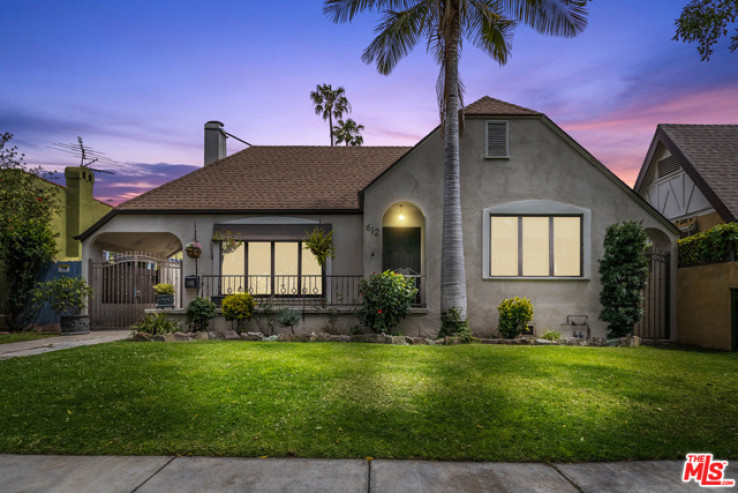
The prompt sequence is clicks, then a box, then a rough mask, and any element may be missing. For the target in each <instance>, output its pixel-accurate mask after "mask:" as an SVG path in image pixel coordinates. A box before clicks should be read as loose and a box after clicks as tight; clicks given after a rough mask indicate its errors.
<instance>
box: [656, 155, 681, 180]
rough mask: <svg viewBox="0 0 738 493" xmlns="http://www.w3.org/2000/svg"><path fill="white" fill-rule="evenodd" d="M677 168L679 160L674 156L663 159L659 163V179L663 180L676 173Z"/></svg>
mask: <svg viewBox="0 0 738 493" xmlns="http://www.w3.org/2000/svg"><path fill="white" fill-rule="evenodd" d="M679 168H680V166H679V160H678V159H677V158H676V156H669V157H667V158H664V159H662V160H661V161H659V168H658V173H659V178H663V177H665V176H667V175H670V174H672V173H676V172H677V171H679Z"/></svg>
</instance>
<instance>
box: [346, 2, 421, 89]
mask: <svg viewBox="0 0 738 493" xmlns="http://www.w3.org/2000/svg"><path fill="white" fill-rule="evenodd" d="M431 3H432V2H428V1H423V2H417V3H416V4H415V5H413V6H411V7H410V8H408V9H406V10H403V11H400V12H395V11H387V12H386V13H385V15H384V17H383V19H382V21H381V22H380V24H379V26H378V27H377V29H375V31H374V32H375V33H376V34H377V37H376V38H374V40H373V41H372V42H371V43H370V44H369V46H367V48H366V50H364V54H363V55H362V56H361V59H362V60H363V61H364V62H365V63H372V62H376V65H377V70H378V71H379V73H381V74H384V75H387V74H389V73H390V72H392V69H393V68H395V65H397V62H399V61H400V59H401V58H403V57H405V56H407V55H408V54H409V53H410V51H412V49H413V48H414V47H415V45H416V44H417V42H418V38H419V37H420V36H421V35H422V34H423V33H425V32H426V31H427V28H428V25H429V19H428V17H429V11H430V8H429V7H430V5H431Z"/></svg>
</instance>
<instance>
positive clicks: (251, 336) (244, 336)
mask: <svg viewBox="0 0 738 493" xmlns="http://www.w3.org/2000/svg"><path fill="white" fill-rule="evenodd" d="M263 338H264V337H263V335H262V333H261V332H242V333H241V340H242V341H261V340H262V339H263Z"/></svg>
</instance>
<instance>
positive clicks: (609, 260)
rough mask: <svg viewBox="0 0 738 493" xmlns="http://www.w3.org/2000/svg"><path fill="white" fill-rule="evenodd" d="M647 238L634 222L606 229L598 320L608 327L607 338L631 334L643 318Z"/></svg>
mask: <svg viewBox="0 0 738 493" xmlns="http://www.w3.org/2000/svg"><path fill="white" fill-rule="evenodd" d="M647 243H648V236H647V235H646V232H645V231H644V230H643V226H642V225H641V224H640V223H637V222H635V221H626V222H624V223H622V224H612V225H610V226H608V228H607V232H606V233H605V242H604V246H605V254H604V256H603V257H602V259H601V260H600V282H601V283H602V292H601V293H600V303H601V304H602V312H600V320H602V321H603V322H606V323H607V325H608V335H609V337H623V336H627V335H629V334H632V333H633V326H634V325H635V324H636V323H638V322H639V321H640V320H641V317H643V310H642V308H641V302H642V301H643V288H645V287H646V279H647V277H648V259H647V258H646V245H647Z"/></svg>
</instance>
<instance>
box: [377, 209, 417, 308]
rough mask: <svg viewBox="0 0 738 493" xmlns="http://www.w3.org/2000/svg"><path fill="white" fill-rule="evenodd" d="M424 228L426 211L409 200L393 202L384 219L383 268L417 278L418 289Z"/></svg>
mask: <svg viewBox="0 0 738 493" xmlns="http://www.w3.org/2000/svg"><path fill="white" fill-rule="evenodd" d="M424 229H425V221H424V220H423V214H422V213H421V212H420V210H418V208H417V207H415V206H414V205H412V204H410V203H407V202H399V203H397V204H394V205H393V206H392V207H390V208H389V209H387V212H385V214H384V218H383V219H382V270H383V271H385V270H391V271H395V272H401V273H403V274H405V275H411V276H413V277H415V278H416V286H417V287H418V289H421V279H422V277H421V276H422V272H423V234H424ZM417 302H418V303H419V302H420V295H418V299H417Z"/></svg>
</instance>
